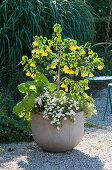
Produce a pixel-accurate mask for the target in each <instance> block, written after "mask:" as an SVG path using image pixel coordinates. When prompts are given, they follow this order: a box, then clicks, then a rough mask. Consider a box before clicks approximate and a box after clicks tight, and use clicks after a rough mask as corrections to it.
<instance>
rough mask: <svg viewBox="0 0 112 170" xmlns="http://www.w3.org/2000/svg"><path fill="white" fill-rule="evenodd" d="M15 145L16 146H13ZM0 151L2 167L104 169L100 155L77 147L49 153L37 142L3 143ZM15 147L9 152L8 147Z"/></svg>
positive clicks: (67, 169) (73, 169) (50, 169)
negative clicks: (63, 151) (90, 154)
mask: <svg viewBox="0 0 112 170" xmlns="http://www.w3.org/2000/svg"><path fill="white" fill-rule="evenodd" d="M14 146H15V148H13V147H14ZM2 147H4V149H5V152H0V169H3V170H6V169H13V170H18V169H24V170H95V169H97V170H102V169H103V167H104V165H103V163H102V162H101V160H99V158H98V157H90V156H89V155H87V154H85V153H83V152H80V151H78V150H76V149H74V150H71V151H68V152H65V153H49V152H45V151H43V150H42V149H41V148H39V147H38V146H37V145H36V143H35V142H32V143H19V144H8V145H7V144H5V145H4V144H3V145H2ZM9 147H11V148H12V149H13V151H12V152H8V148H9Z"/></svg>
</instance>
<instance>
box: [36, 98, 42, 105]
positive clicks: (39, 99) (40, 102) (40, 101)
mask: <svg viewBox="0 0 112 170" xmlns="http://www.w3.org/2000/svg"><path fill="white" fill-rule="evenodd" d="M35 103H38V104H39V105H40V106H41V105H42V99H41V96H40V97H37V98H35Z"/></svg>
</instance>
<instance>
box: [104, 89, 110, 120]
mask: <svg viewBox="0 0 112 170" xmlns="http://www.w3.org/2000/svg"><path fill="white" fill-rule="evenodd" d="M108 96H109V87H108V92H107V103H106V108H105V112H104V116H103V120H105V115H106V112H107V108H108Z"/></svg>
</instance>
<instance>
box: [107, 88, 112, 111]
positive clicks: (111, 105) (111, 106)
mask: <svg viewBox="0 0 112 170" xmlns="http://www.w3.org/2000/svg"><path fill="white" fill-rule="evenodd" d="M108 88H109V101H110V108H111V114H112V103H111V93H110V89H111V87H108Z"/></svg>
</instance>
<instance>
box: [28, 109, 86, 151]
mask: <svg viewBox="0 0 112 170" xmlns="http://www.w3.org/2000/svg"><path fill="white" fill-rule="evenodd" d="M75 119H76V120H75V122H71V121H70V120H69V119H67V120H63V126H62V128H60V130H57V128H55V127H54V126H53V125H51V124H50V122H49V121H48V120H47V119H46V118H43V116H42V113H37V114H32V115H31V127H32V135H33V138H34V140H35V142H36V143H37V144H38V145H39V146H40V147H41V148H42V149H44V150H46V151H48V152H65V151H68V150H71V149H73V148H74V147H75V146H76V145H78V143H79V142H80V141H81V139H82V137H83V133H84V113H83V112H78V113H77V114H76V115H75Z"/></svg>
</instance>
